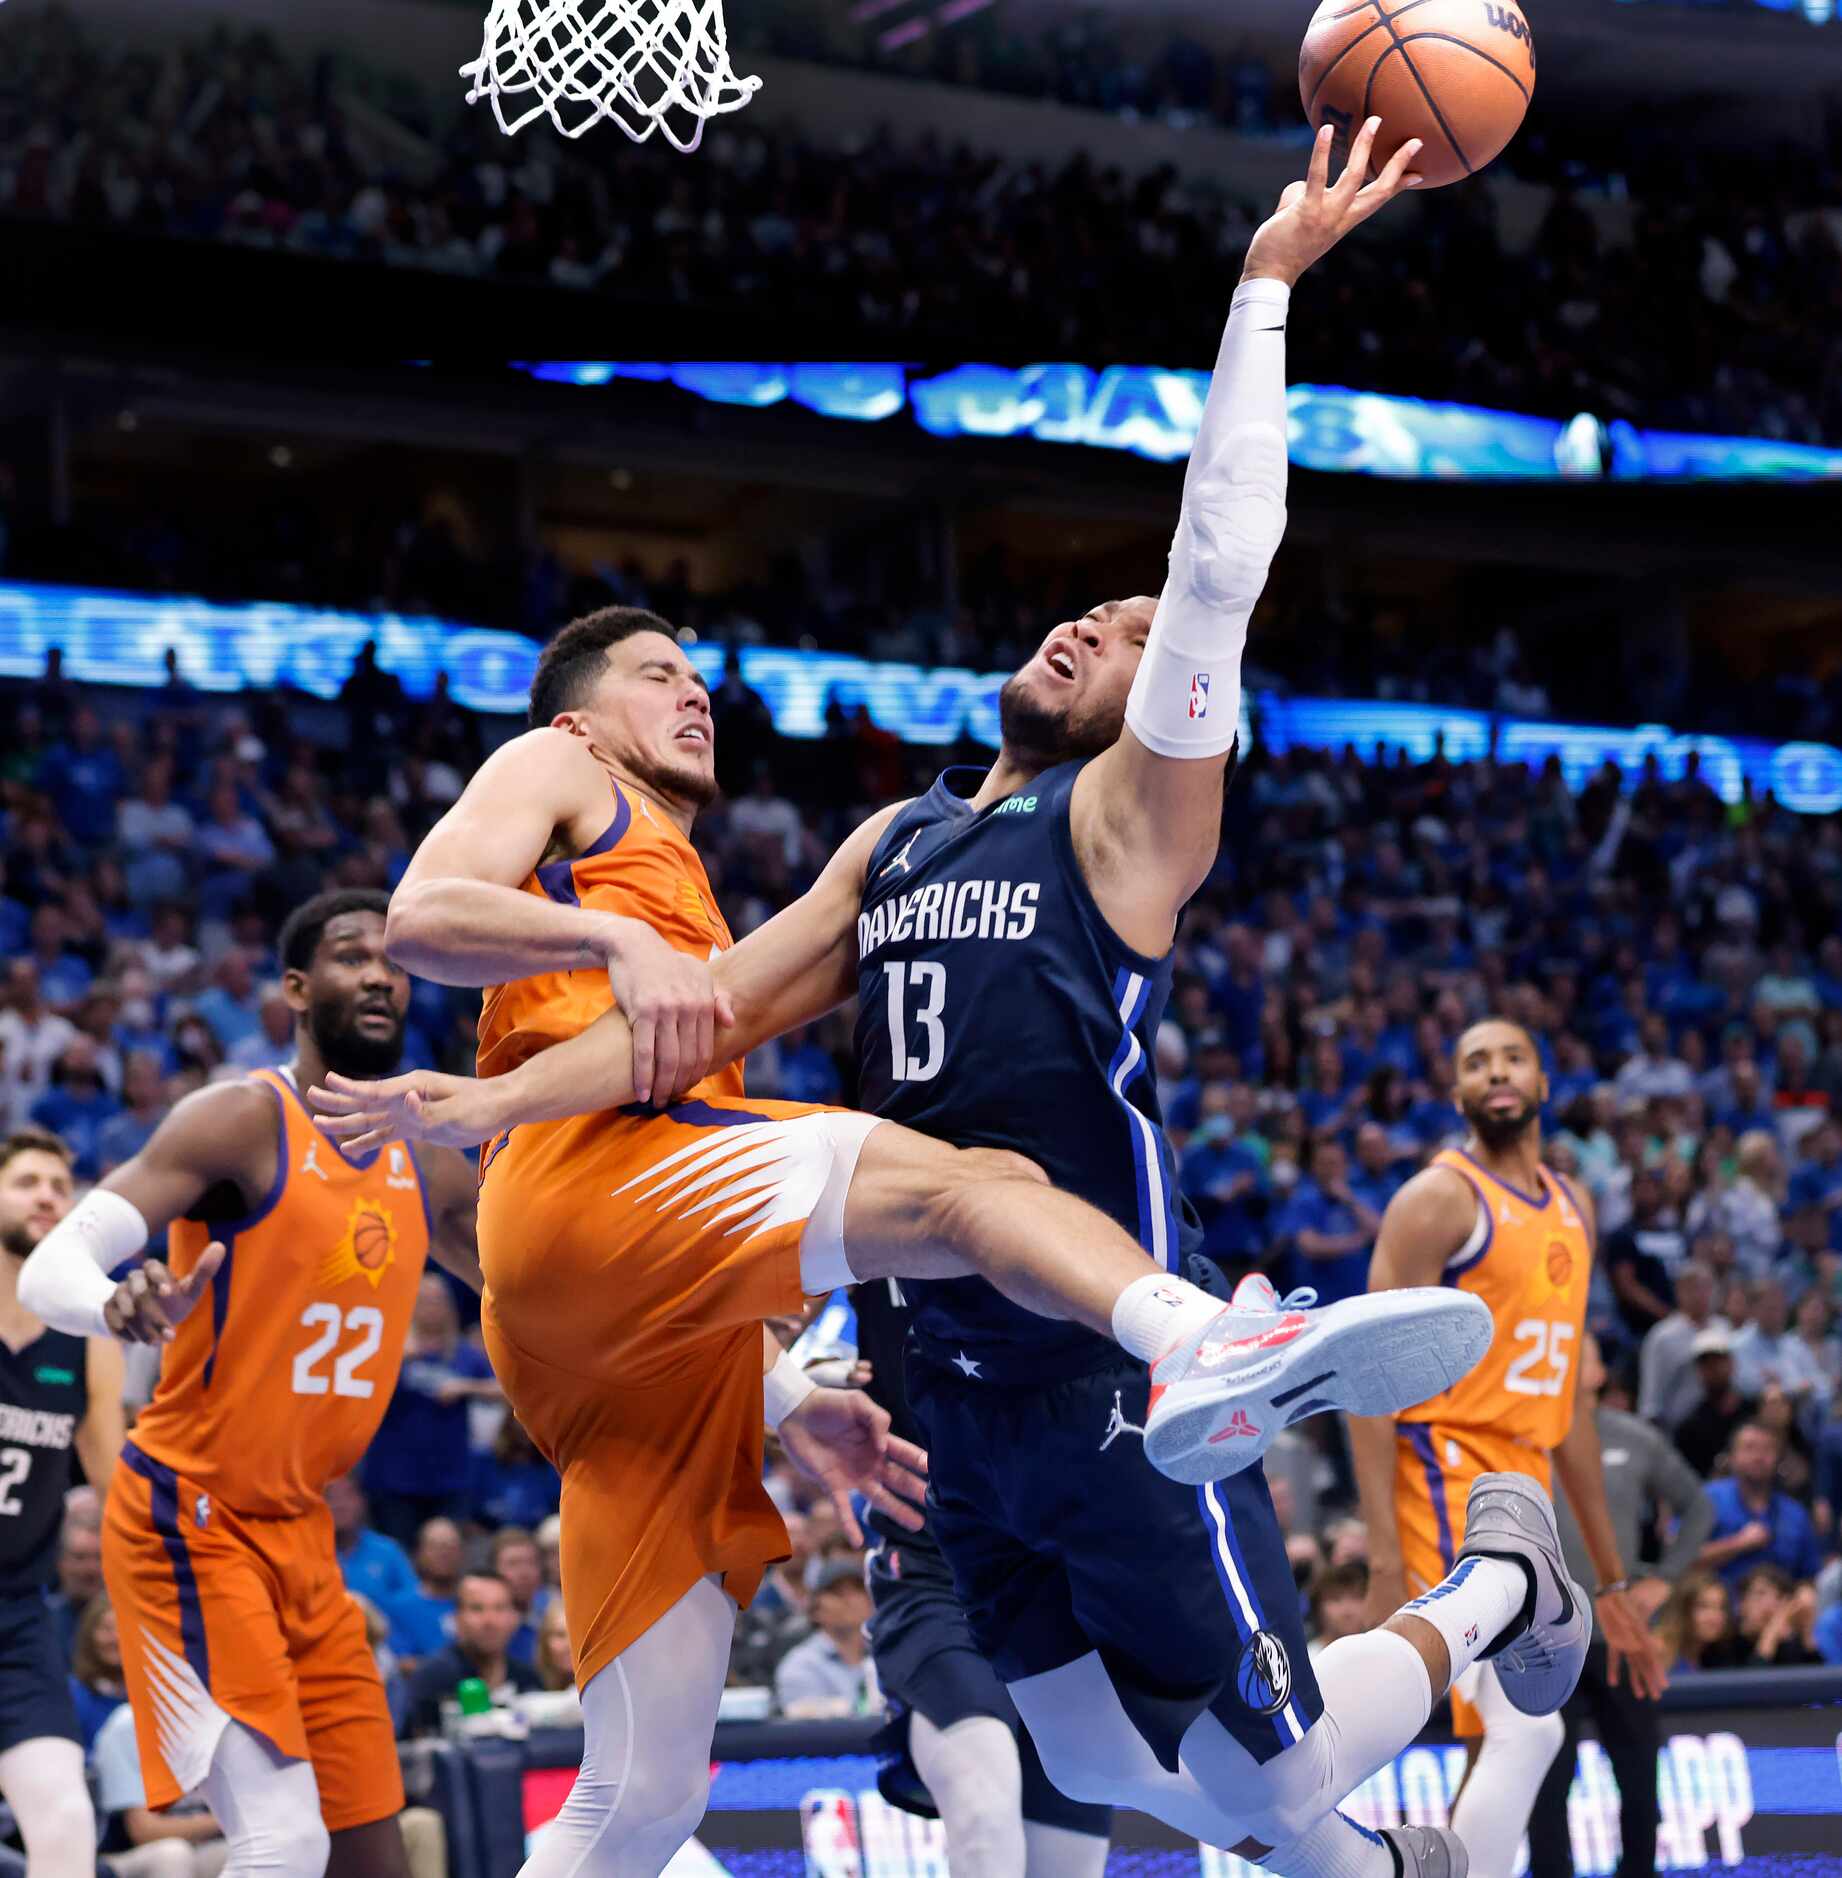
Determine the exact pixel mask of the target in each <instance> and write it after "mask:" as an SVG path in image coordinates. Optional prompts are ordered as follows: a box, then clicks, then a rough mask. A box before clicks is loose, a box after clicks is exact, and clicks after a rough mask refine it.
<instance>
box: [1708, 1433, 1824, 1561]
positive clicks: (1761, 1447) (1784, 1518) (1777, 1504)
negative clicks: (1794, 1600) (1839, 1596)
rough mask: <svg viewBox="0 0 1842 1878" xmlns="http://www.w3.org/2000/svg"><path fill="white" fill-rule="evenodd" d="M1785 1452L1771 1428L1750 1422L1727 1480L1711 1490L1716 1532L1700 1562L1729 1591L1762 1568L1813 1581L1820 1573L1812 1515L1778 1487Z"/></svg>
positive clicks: (1737, 1436)
mask: <svg viewBox="0 0 1842 1878" xmlns="http://www.w3.org/2000/svg"><path fill="white" fill-rule="evenodd" d="M1782 1452H1783V1445H1782V1443H1781V1441H1780V1439H1779V1437H1778V1435H1777V1434H1776V1433H1775V1432H1774V1431H1773V1430H1772V1429H1770V1428H1767V1427H1765V1426H1764V1425H1763V1424H1762V1423H1759V1422H1746V1423H1744V1424H1743V1425H1742V1426H1741V1427H1740V1428H1738V1429H1737V1430H1736V1431H1735V1433H1734V1436H1733V1444H1732V1447H1731V1449H1730V1450H1729V1453H1728V1457H1727V1459H1728V1466H1729V1470H1730V1471H1729V1475H1728V1478H1727V1479H1725V1480H1717V1481H1715V1482H1713V1484H1712V1485H1711V1486H1710V1487H1709V1488H1708V1499H1709V1501H1710V1503H1711V1504H1712V1505H1713V1508H1714V1531H1713V1534H1712V1536H1711V1537H1710V1538H1709V1539H1708V1540H1707V1542H1706V1543H1705V1544H1704V1545H1703V1546H1702V1548H1701V1553H1700V1556H1699V1558H1698V1559H1697V1560H1696V1563H1697V1564H1699V1565H1700V1566H1701V1567H1702V1569H1703V1570H1704V1571H1712V1572H1717V1573H1719V1575H1720V1578H1721V1581H1722V1582H1723V1583H1724V1584H1725V1585H1726V1586H1727V1587H1728V1588H1729V1589H1730V1590H1734V1589H1737V1588H1738V1587H1739V1585H1740V1583H1741V1581H1742V1580H1743V1579H1744V1578H1746V1576H1747V1574H1748V1573H1749V1572H1751V1571H1752V1569H1753V1568H1754V1567H1755V1566H1759V1565H1772V1566H1775V1567H1777V1569H1778V1570H1779V1571H1781V1572H1785V1573H1788V1574H1789V1575H1790V1577H1791V1578H1792V1579H1793V1580H1807V1579H1814V1578H1815V1577H1816V1575H1817V1573H1818V1572H1819V1571H1820V1570H1821V1569H1822V1565H1823V1555H1822V1551H1821V1549H1820V1548H1819V1547H1818V1545H1817V1542H1816V1532H1815V1530H1814V1528H1813V1527H1812V1525H1811V1523H1810V1515H1809V1514H1808V1513H1807V1512H1805V1510H1804V1509H1803V1507H1801V1506H1800V1505H1799V1504H1798V1503H1797V1502H1796V1501H1795V1500H1794V1499H1792V1498H1791V1497H1790V1495H1789V1494H1787V1493H1785V1492H1783V1491H1782V1490H1781V1489H1780V1488H1779V1486H1778V1463H1779V1457H1780V1455H1781V1454H1782Z"/></svg>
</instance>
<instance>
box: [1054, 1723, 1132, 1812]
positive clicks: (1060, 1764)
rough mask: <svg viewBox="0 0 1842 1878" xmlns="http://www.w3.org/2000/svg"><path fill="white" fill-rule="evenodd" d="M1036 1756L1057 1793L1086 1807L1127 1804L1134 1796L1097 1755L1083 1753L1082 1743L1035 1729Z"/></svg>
mask: <svg viewBox="0 0 1842 1878" xmlns="http://www.w3.org/2000/svg"><path fill="white" fill-rule="evenodd" d="M1032 1734H1033V1735H1034V1738H1035V1741H1036V1754H1037V1758H1038V1759H1039V1760H1040V1761H1041V1762H1042V1764H1043V1772H1044V1773H1045V1774H1047V1775H1048V1776H1049V1780H1050V1783H1051V1785H1053V1786H1054V1788H1055V1790H1056V1791H1057V1792H1058V1793H1061V1794H1065V1795H1066V1796H1067V1797H1068V1798H1069V1799H1071V1800H1079V1801H1081V1802H1082V1804H1083V1805H1086V1806H1124V1805H1128V1804H1130V1801H1131V1796H1130V1794H1128V1793H1127V1792H1125V1791H1124V1788H1123V1785H1122V1782H1121V1780H1120V1778H1119V1776H1118V1774H1117V1773H1115V1772H1114V1771H1113V1770H1112V1769H1110V1768H1109V1767H1108V1766H1107V1765H1106V1763H1105V1762H1104V1760H1102V1759H1101V1758H1100V1757H1099V1756H1097V1755H1094V1754H1087V1753H1083V1752H1082V1750H1081V1746H1080V1743H1079V1742H1078V1741H1076V1740H1073V1739H1070V1738H1069V1737H1067V1736H1065V1735H1063V1734H1061V1733H1060V1732H1059V1731H1058V1732H1055V1733H1050V1732H1049V1731H1047V1730H1032Z"/></svg>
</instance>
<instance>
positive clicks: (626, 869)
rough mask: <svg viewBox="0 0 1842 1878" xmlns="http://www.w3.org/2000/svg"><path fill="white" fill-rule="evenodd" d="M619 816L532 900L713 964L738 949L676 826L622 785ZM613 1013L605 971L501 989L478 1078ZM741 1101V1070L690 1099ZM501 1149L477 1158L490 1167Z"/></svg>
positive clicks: (488, 1017) (543, 869)
mask: <svg viewBox="0 0 1842 1878" xmlns="http://www.w3.org/2000/svg"><path fill="white" fill-rule="evenodd" d="M610 787H612V788H613V791H614V818H613V820H612V821H611V822H610V823H609V824H608V826H607V828H606V829H605V830H604V831H603V832H602V834H601V836H600V837H599V839H597V840H596V841H595V843H594V845H593V846H592V847H590V848H589V849H588V851H587V852H586V853H584V854H581V855H578V856H577V857H576V858H575V859H574V860H564V861H546V862H544V863H543V864H542V865H541V866H540V867H539V868H538V869H537V870H536V872H535V873H533V874H532V875H531V877H530V878H529V879H528V880H527V881H526V882H525V883H524V890H525V892H527V893H534V894H538V895H540V896H543V897H545V898H548V899H551V900H555V901H557V902H558V903H559V904H560V905H563V906H583V907H592V908H594V909H595V910H596V911H598V912H604V913H619V914H622V915H624V916H625V917H626V918H628V919H637V920H641V921H643V922H644V923H645V924H646V925H648V926H650V927H651V928H652V929H653V931H654V932H656V933H657V934H658V935H659V937H660V938H661V939H663V940H665V942H666V943H667V944H668V945H670V946H672V947H673V948H674V949H675V950H677V951H679V952H688V953H690V954H691V955H692V956H693V957H695V958H700V959H708V958H715V956H716V955H717V953H719V952H726V951H728V949H729V947H730V946H731V945H732V944H733V943H734V942H733V941H732V940H731V938H730V936H729V928H728V927H727V926H726V925H725V924H724V923H723V916H722V914H721V913H719V912H718V911H717V909H716V896H715V895H714V894H713V893H712V892H711V891H710V877H709V876H708V875H707V874H706V873H705V872H704V864H703V862H702V861H701V860H700V859H699V858H698V854H697V850H696V849H695V848H693V847H692V846H691V844H690V842H689V841H688V840H687V839H686V837H685V836H684V834H683V833H682V832H681V831H680V829H679V828H678V826H677V824H676V823H675V822H672V821H671V820H669V819H668V818H667V817H666V816H665V815H664V814H663V813H662V812H661V811H659V810H657V809H655V808H654V807H653V806H652V805H651V803H649V802H648V801H647V800H646V798H645V797H644V796H640V795H633V796H629V795H628V794H627V793H626V791H624V790H623V789H621V788H620V787H619V786H618V785H617V784H612V783H611V784H610ZM613 1008H614V994H613V991H612V990H611V988H610V987H609V984H608V975H607V973H606V971H604V970H603V969H602V968H601V967H599V966H592V967H585V968H584V969H582V970H580V971H573V972H546V973H544V974H542V975H541V976H539V977H536V978H520V979H516V980H514V981H513V982H512V983H511V984H509V985H494V986H493V987H491V989H490V990H488V991H487V992H486V994H485V996H484V998H483V1000H482V1002H481V1007H480V1044H479V1072H480V1074H481V1075H482V1076H502V1075H504V1074H505V1072H506V1071H507V1070H511V1069H516V1068H517V1067H518V1065H519V1064H520V1063H522V1062H524V1061H525V1060H526V1058H528V1057H532V1056H535V1055H536V1054H537V1053H538V1051H540V1050H547V1049H548V1048H549V1047H550V1046H551V1045H552V1044H553V1043H562V1042H564V1041H565V1040H566V1039H568V1038H570V1037H574V1036H576V1035H578V1034H579V1033H580V1032H582V1031H584V1030H586V1029H587V1028H588V1026H589V1025H590V1024H592V1023H593V1022H594V1021H595V1019H596V1018H598V1017H600V1016H602V1015H603V1014H604V1013H606V1012H608V1011H611V1010H612V1009H613ZM741 1093H742V1065H741V1064H740V1063H731V1064H729V1065H728V1066H727V1067H726V1068H724V1069H720V1070H718V1071H716V1072H715V1074H713V1075H710V1076H707V1077H705V1078H704V1080H703V1081H702V1082H701V1083H699V1084H698V1085H697V1087H696V1088H695V1089H694V1090H693V1091H692V1092H691V1097H692V1098H699V1097H703V1098H707V1097H710V1096H713V1095H721V1096H729V1097H737V1096H740V1095H741ZM494 1146H495V1143H493V1142H488V1143H486V1145H485V1146H484V1147H483V1148H482V1149H481V1151H480V1159H481V1164H482V1166H484V1165H485V1164H486V1163H487V1162H489V1161H490V1160H491V1158H492V1153H493V1149H494Z"/></svg>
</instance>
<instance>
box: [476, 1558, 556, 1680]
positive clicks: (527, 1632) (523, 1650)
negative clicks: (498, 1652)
mask: <svg viewBox="0 0 1842 1878" xmlns="http://www.w3.org/2000/svg"><path fill="white" fill-rule="evenodd" d="M487 1555H488V1557H489V1558H490V1559H491V1561H492V1568H493V1571H494V1572H495V1573H496V1574H497V1576H498V1577H500V1578H501V1579H503V1580H504V1582H505V1588H506V1589H507V1590H508V1591H509V1592H510V1593H511V1594H512V1605H513V1608H514V1609H515V1610H516V1611H517V1613H518V1628H517V1629H516V1630H515V1631H513V1632H512V1636H511V1641H510V1642H509V1643H507V1645H506V1646H505V1649H506V1654H507V1655H508V1656H511V1657H513V1658H514V1659H515V1660H516V1661H518V1662H520V1663H531V1664H535V1663H536V1661H537V1621H538V1619H539V1618H541V1617H542V1616H543V1614H544V1608H545V1606H546V1605H547V1604H548V1603H549V1602H550V1597H549V1594H548V1593H547V1592H546V1591H545V1590H544V1579H543V1570H542V1567H541V1565H540V1564H539V1562H538V1556H537V1541H536V1540H535V1539H533V1538H532V1537H531V1535H530V1534H529V1533H528V1532H526V1531H524V1530H523V1529H522V1528H521V1527H518V1526H502V1527H501V1528H500V1529H499V1530H498V1531H497V1532H496V1533H494V1534H493V1536H492V1545H491V1547H490V1548H489V1549H488V1554H487Z"/></svg>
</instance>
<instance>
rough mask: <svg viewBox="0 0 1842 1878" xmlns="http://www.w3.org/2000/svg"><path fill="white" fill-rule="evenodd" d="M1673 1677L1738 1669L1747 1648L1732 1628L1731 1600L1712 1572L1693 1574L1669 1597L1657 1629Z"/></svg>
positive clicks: (1695, 1572) (1694, 1572)
mask: <svg viewBox="0 0 1842 1878" xmlns="http://www.w3.org/2000/svg"><path fill="white" fill-rule="evenodd" d="M1657 1629H1658V1632H1659V1634H1660V1635H1661V1637H1662V1640H1663V1650H1664V1654H1665V1655H1666V1656H1667V1657H1668V1658H1669V1660H1670V1665H1671V1670H1670V1673H1671V1674H1672V1675H1674V1674H1678V1673H1680V1672H1681V1671H1683V1670H1693V1669H1737V1668H1738V1667H1739V1666H1740V1664H1742V1663H1743V1662H1744V1661H1745V1660H1746V1655H1747V1651H1746V1647H1745V1645H1743V1644H1742V1643H1741V1642H1740V1639H1739V1634H1738V1632H1737V1631H1736V1630H1735V1629H1734V1624H1733V1599H1732V1597H1731V1595H1730V1594H1729V1592H1728V1590H1727V1587H1726V1585H1725V1584H1724V1583H1722V1581H1721V1580H1720V1579H1719V1578H1718V1577H1716V1576H1715V1574H1714V1573H1713V1572H1706V1571H1692V1572H1690V1573H1689V1574H1688V1575H1687V1576H1686V1577H1685V1578H1683V1579H1682V1581H1681V1582H1680V1583H1679V1584H1678V1585H1677V1586H1676V1588H1675V1590H1674V1591H1673V1592H1671V1593H1670V1597H1669V1602H1668V1604H1667V1605H1666V1606H1665V1607H1664V1611H1663V1617H1662V1621H1661V1622H1660V1623H1659V1624H1658V1626H1657Z"/></svg>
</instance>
